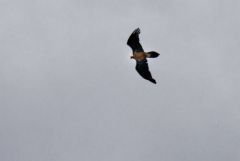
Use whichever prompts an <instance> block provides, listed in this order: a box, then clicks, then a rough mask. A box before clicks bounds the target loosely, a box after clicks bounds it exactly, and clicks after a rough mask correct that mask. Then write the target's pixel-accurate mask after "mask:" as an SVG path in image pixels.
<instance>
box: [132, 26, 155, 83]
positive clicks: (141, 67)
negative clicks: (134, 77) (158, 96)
mask: <svg viewBox="0 0 240 161" xmlns="http://www.w3.org/2000/svg"><path fill="white" fill-rule="evenodd" d="M139 34H140V29H139V28H137V29H135V30H134V31H133V33H132V34H131V35H130V37H129V38H128V41H127V45H129V46H130V47H131V48H132V51H133V56H131V58H132V59H135V60H136V70H137V72H138V73H139V74H140V75H141V76H142V77H143V78H144V79H146V80H149V81H150V82H152V83H154V84H156V83H157V82H156V81H155V79H153V78H152V75H151V73H150V71H149V67H148V63H147V58H156V57H158V56H159V55H160V54H159V53H157V52H155V51H151V52H144V50H143V48H142V45H141V44H140V42H139Z"/></svg>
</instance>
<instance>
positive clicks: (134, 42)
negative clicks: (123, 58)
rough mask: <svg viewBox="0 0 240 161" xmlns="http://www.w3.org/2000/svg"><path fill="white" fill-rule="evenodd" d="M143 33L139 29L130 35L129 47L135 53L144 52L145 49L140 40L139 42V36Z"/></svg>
mask: <svg viewBox="0 0 240 161" xmlns="http://www.w3.org/2000/svg"><path fill="white" fill-rule="evenodd" d="M140 33H141V31H140V29H139V28H137V29H135V30H134V31H133V33H132V34H131V35H130V37H129V38H128V41H127V45H129V46H130V47H131V48H132V50H133V52H135V51H141V52H143V51H144V50H143V48H142V45H141V44H140V42H139V41H140V40H139V34H140Z"/></svg>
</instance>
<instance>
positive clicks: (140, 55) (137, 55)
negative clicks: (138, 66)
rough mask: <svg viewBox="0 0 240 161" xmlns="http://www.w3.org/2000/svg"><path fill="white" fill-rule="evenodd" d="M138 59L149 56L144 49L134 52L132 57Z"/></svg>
mask: <svg viewBox="0 0 240 161" xmlns="http://www.w3.org/2000/svg"><path fill="white" fill-rule="evenodd" d="M131 58H133V59H135V60H136V61H142V60H144V59H146V58H147V54H146V53H145V52H143V51H135V52H133V56H132V57H131Z"/></svg>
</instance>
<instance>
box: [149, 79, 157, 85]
mask: <svg viewBox="0 0 240 161" xmlns="http://www.w3.org/2000/svg"><path fill="white" fill-rule="evenodd" d="M149 81H150V82H152V83H154V84H157V82H156V80H155V79H150V80H149Z"/></svg>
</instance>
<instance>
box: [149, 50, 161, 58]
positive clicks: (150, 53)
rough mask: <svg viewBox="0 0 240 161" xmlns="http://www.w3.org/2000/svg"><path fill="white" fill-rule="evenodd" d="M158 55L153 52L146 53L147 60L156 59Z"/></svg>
mask: <svg viewBox="0 0 240 161" xmlns="http://www.w3.org/2000/svg"><path fill="white" fill-rule="evenodd" d="M159 55H160V54H159V53H157V52H155V51H150V52H147V58H156V57H158V56H159Z"/></svg>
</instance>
